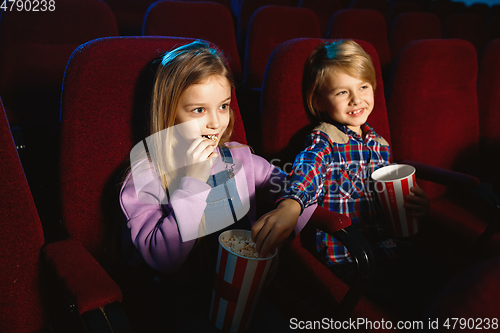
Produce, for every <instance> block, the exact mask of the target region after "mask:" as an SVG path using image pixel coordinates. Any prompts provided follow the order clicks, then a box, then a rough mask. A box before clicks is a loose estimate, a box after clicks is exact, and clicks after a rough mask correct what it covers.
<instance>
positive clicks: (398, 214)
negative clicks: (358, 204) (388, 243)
mask: <svg viewBox="0 0 500 333" xmlns="http://www.w3.org/2000/svg"><path fill="white" fill-rule="evenodd" d="M372 179H373V180H374V182H375V191H376V192H377V196H378V198H379V199H380V202H381V204H382V208H383V210H384V215H385V217H386V219H387V220H388V221H389V222H390V223H391V225H392V229H393V231H394V235H395V236H396V237H408V236H411V235H414V234H415V233H417V231H418V222H417V219H416V218H412V217H409V216H407V214H406V209H405V207H404V197H405V196H406V195H408V194H411V192H410V188H411V187H413V186H415V168H414V167H412V166H411V165H406V164H393V165H388V166H385V167H383V168H380V169H378V170H376V171H375V172H373V174H372Z"/></svg>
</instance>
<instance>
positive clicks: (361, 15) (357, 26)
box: [326, 9, 391, 70]
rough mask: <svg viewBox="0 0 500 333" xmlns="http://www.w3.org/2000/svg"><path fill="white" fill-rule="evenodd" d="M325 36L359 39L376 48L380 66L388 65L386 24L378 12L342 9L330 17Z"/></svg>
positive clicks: (389, 57)
mask: <svg viewBox="0 0 500 333" xmlns="http://www.w3.org/2000/svg"><path fill="white" fill-rule="evenodd" d="M326 37H327V38H334V39H361V40H364V41H367V42H368V43H370V44H372V45H373V47H375V50H377V53H378V57H379V59H380V66H381V67H382V69H383V70H384V69H385V67H388V66H390V63H391V52H390V49H389V41H388V39H387V24H386V22H385V19H384V17H383V16H382V14H380V12H378V11H376V10H373V9H344V10H340V11H338V12H336V13H335V14H333V16H332V17H331V19H330V22H329V25H328V33H327V35H326Z"/></svg>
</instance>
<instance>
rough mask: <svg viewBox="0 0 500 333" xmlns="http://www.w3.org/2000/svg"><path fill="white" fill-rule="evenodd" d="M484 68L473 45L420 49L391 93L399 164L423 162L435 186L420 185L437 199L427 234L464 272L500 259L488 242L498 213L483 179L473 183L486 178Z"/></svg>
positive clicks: (397, 63)
mask: <svg viewBox="0 0 500 333" xmlns="http://www.w3.org/2000/svg"><path fill="white" fill-rule="evenodd" d="M477 67H478V66H477V56H476V51H475V49H474V47H473V46H472V44H471V43H469V42H467V41H464V40H460V39H436V40H420V41H414V42H410V43H408V44H407V45H406V46H405V47H403V48H402V49H401V51H400V52H399V53H398V55H397V57H396V59H395V60H394V65H393V70H392V72H391V77H390V79H389V85H388V87H387V91H388V92H387V109H388V115H389V122H390V126H391V136H392V140H393V146H392V150H393V156H394V160H395V161H405V160H406V161H408V160H410V161H415V162H417V170H419V171H418V172H419V174H420V175H421V176H423V177H422V178H424V179H427V180H432V181H433V183H429V182H425V183H424V182H419V185H420V186H421V187H422V188H424V189H425V190H426V192H427V194H428V195H429V197H430V210H429V219H428V220H429V221H428V222H426V223H425V224H424V223H422V233H420V234H422V235H427V236H429V239H431V236H432V235H431V234H434V235H436V236H437V239H434V243H432V244H431V245H436V246H440V247H441V248H444V249H447V252H443V253H447V255H445V256H444V259H445V260H446V261H445V262H446V263H448V264H451V265H456V266H457V267H463V265H467V263H468V262H469V260H475V259H476V258H477V257H479V256H480V254H479V249H480V248H485V247H487V246H493V251H496V250H495V248H498V240H499V239H498V237H497V238H493V239H491V240H490V239H486V240H485V239H483V238H481V235H483V234H485V232H486V231H487V230H489V227H488V226H489V225H495V224H496V223H497V222H495V221H496V219H497V217H496V216H495V215H496V212H495V210H494V209H492V207H489V206H487V205H483V203H482V201H480V200H475V196H473V195H472V193H471V191H470V190H471V189H475V190H476V191H477V190H478V179H477V178H475V177H472V176H469V175H481V174H484V173H485V170H484V163H481V161H482V160H481V159H480V155H479V115H478V101H477V93H476V78H477ZM449 171H452V173H450V172H449ZM486 234H487V232H486ZM497 236H498V235H497ZM489 238H491V237H489ZM485 255H486V254H485ZM469 263H470V262H469Z"/></svg>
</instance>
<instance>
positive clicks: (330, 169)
mask: <svg viewBox="0 0 500 333" xmlns="http://www.w3.org/2000/svg"><path fill="white" fill-rule="evenodd" d="M329 126H335V127H336V128H337V129H338V130H340V131H342V132H343V133H345V134H347V136H348V138H349V141H348V142H347V143H345V144H344V143H336V142H332V140H331V139H330V138H329V136H328V135H327V134H326V133H324V132H322V131H319V130H315V131H314V132H312V133H311V134H310V135H308V136H307V138H306V148H305V149H304V150H303V151H302V152H301V153H300V154H299V155H297V157H296V159H295V163H294V167H293V170H292V172H291V174H290V176H289V177H290V179H289V182H288V183H287V187H286V188H285V191H284V196H283V197H282V199H286V198H289V199H295V200H297V201H298V202H299V203H300V204H301V205H302V207H303V208H305V207H308V206H310V205H312V204H314V203H318V205H320V206H323V207H326V208H328V209H330V210H331V211H334V212H337V213H340V214H345V215H347V216H349V217H350V218H351V221H352V225H353V226H354V227H357V228H359V230H360V231H361V232H362V233H363V234H365V235H367V236H368V237H367V238H372V237H370V235H380V234H385V233H386V229H385V227H384V224H383V223H384V222H383V220H382V221H381V220H380V218H381V215H382V214H381V208H380V207H379V205H378V201H377V200H376V199H375V196H376V193H375V192H373V191H372V181H371V174H372V172H373V171H375V170H376V169H378V168H380V167H382V166H385V165H388V164H389V161H390V147H389V146H386V145H382V144H381V143H379V142H378V141H377V139H378V138H381V137H380V136H379V135H378V134H376V133H375V131H373V129H372V128H371V127H370V126H369V125H368V124H364V125H362V126H361V129H362V130H363V133H365V138H364V139H363V138H361V137H360V136H359V135H358V134H357V133H355V132H353V131H351V130H350V129H348V128H347V126H344V125H340V124H334V125H329ZM316 243H317V247H318V250H319V251H321V250H324V248H326V253H327V254H326V255H327V259H328V264H330V265H332V264H338V263H346V262H349V261H350V257H349V253H348V251H347V249H346V248H345V247H344V246H343V245H342V244H341V243H340V242H339V241H337V240H336V239H334V238H332V237H331V236H329V235H327V234H326V233H324V232H321V231H319V230H318V233H317V239H316Z"/></svg>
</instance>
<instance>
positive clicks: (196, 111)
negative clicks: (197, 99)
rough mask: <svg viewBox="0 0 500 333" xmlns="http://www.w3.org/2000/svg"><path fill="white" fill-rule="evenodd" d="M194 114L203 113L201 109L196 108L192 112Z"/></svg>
mask: <svg viewBox="0 0 500 333" xmlns="http://www.w3.org/2000/svg"><path fill="white" fill-rule="evenodd" d="M193 112H194V113H202V112H203V108H196V109H194V110H193Z"/></svg>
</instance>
